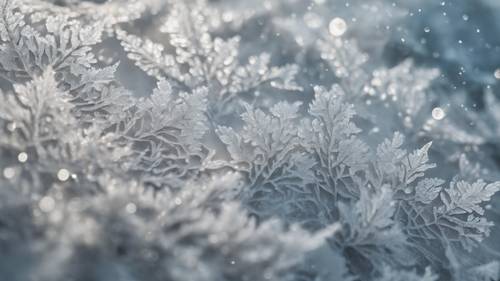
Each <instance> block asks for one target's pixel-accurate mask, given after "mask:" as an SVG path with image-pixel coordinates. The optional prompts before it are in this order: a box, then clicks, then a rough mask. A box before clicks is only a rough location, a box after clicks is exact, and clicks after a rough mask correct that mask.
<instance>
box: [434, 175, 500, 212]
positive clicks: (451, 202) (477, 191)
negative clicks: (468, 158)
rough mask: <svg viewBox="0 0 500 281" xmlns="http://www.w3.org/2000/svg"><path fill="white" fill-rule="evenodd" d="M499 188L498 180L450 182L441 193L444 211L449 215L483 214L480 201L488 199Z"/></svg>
mask: <svg viewBox="0 0 500 281" xmlns="http://www.w3.org/2000/svg"><path fill="white" fill-rule="evenodd" d="M499 190H500V182H495V183H490V184H487V183H485V182H484V181H482V180H479V181H477V182H475V183H472V184H471V183H468V182H465V181H458V182H451V183H450V187H449V188H447V189H445V190H444V192H442V193H441V200H442V201H443V203H444V205H445V207H446V208H445V210H444V211H445V212H446V213H447V214H450V215H458V214H465V213H473V212H475V213H477V214H478V215H483V214H484V209H483V208H482V207H481V206H480V204H481V203H483V202H487V201H489V200H490V198H491V196H493V194H495V193H496V192H498V191H499Z"/></svg>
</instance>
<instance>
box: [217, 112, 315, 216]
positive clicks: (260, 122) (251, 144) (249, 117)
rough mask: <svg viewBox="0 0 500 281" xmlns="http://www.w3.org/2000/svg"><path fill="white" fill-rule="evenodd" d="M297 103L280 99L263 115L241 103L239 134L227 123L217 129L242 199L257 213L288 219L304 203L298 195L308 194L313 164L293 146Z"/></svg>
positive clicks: (296, 130)
mask: <svg viewBox="0 0 500 281" xmlns="http://www.w3.org/2000/svg"><path fill="white" fill-rule="evenodd" d="M299 106H300V103H295V104H288V103H285V102H281V103H278V104H276V105H274V106H273V107H272V108H271V109H270V112H269V113H266V112H264V111H262V110H260V109H252V108H251V107H250V105H248V104H247V105H246V109H247V111H246V112H245V113H243V114H242V118H243V121H244V122H245V125H244V127H243V129H242V130H241V131H240V132H239V133H237V132H235V131H234V129H232V128H229V127H223V126H220V127H219V128H218V129H217V132H218V135H219V137H220V139H221V140H222V141H223V142H224V143H225V144H226V145H227V149H228V151H229V153H230V156H231V162H230V163H231V164H232V165H233V167H234V168H235V169H236V170H238V171H240V172H242V173H243V174H244V175H245V179H246V184H247V188H245V189H244V190H243V195H242V196H243V200H244V202H245V203H246V204H247V205H248V207H249V208H250V209H251V210H252V212H254V213H256V214H258V215H259V216H262V217H268V216H269V215H273V214H280V215H282V216H283V217H284V218H285V219H292V218H293V216H292V215H291V214H292V213H293V212H294V211H296V210H297V208H299V209H303V208H304V207H305V206H301V205H302V204H307V201H304V202H301V200H300V197H301V195H303V194H306V193H308V192H309V191H308V189H307V185H308V184H309V183H311V182H312V181H313V176H312V172H311V170H310V168H311V167H312V164H313V163H312V161H311V159H310V158H309V157H308V156H307V155H306V153H305V151H304V150H303V149H301V147H300V146H299V136H298V129H297V126H296V124H297V123H296V122H297V118H298V110H299Z"/></svg>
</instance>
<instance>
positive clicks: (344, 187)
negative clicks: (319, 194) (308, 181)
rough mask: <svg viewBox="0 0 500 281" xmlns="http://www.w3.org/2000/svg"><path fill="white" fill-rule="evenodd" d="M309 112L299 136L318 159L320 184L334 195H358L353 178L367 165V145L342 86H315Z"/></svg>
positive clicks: (316, 170) (316, 168) (317, 172)
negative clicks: (359, 135) (359, 136)
mask: <svg viewBox="0 0 500 281" xmlns="http://www.w3.org/2000/svg"><path fill="white" fill-rule="evenodd" d="M309 114H310V115H311V116H312V120H304V121H303V122H302V124H301V126H300V136H301V139H302V140H301V141H302V144H303V145H304V146H305V148H306V149H307V150H308V152H309V153H311V154H312V156H313V157H314V159H315V160H316V162H317V163H316V165H315V168H314V170H315V173H316V177H317V183H318V185H319V187H320V188H321V189H322V190H324V191H326V192H328V193H330V194H332V195H335V194H340V195H342V196H346V197H352V196H357V195H356V194H358V192H359V191H357V190H356V187H355V185H354V184H352V178H353V177H354V174H355V173H356V172H357V171H359V170H362V169H363V168H364V167H365V166H366V164H367V156H368V147H367V145H366V144H364V143H363V142H362V141H361V140H360V139H359V138H358V137H357V134H358V133H359V132H360V131H361V130H360V129H359V128H358V127H357V126H356V125H355V124H354V122H352V118H353V116H354V114H355V112H354V109H353V106H352V105H350V104H348V103H346V102H345V97H344V92H343V91H342V89H341V88H340V87H339V86H333V87H332V89H331V90H327V89H325V88H322V87H316V88H315V99H314V101H313V102H312V103H311V104H310V106H309Z"/></svg>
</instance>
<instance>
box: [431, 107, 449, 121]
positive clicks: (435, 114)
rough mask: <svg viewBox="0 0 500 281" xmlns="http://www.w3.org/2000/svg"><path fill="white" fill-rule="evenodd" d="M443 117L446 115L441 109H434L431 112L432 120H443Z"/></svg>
mask: <svg viewBox="0 0 500 281" xmlns="http://www.w3.org/2000/svg"><path fill="white" fill-rule="evenodd" d="M445 116H446V114H445V113H444V110H443V109H442V108H441V107H435V108H434V109H433V110H432V118H434V120H443V119H444V117H445Z"/></svg>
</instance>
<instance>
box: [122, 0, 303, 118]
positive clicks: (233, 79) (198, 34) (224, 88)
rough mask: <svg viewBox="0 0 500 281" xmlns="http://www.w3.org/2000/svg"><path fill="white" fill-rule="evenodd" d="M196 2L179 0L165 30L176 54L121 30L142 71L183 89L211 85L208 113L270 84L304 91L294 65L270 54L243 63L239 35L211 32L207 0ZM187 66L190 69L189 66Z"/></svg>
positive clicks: (219, 111)
mask: <svg viewBox="0 0 500 281" xmlns="http://www.w3.org/2000/svg"><path fill="white" fill-rule="evenodd" d="M195 2H196V5H195V4H192V3H191V4H189V3H183V2H176V3H175V4H173V7H172V10H171V11H170V14H169V16H168V17H167V20H166V22H165V24H164V25H163V26H162V28H161V31H162V32H164V33H166V34H168V36H169V43H170V45H171V46H172V47H173V48H174V49H175V54H169V53H166V52H165V51H164V47H163V46H162V45H160V44H157V43H153V42H152V41H150V40H148V39H146V40H142V39H140V38H139V37H137V36H134V35H129V34H127V33H126V32H125V31H119V32H118V33H117V34H118V38H119V39H120V40H121V41H122V45H123V46H124V48H125V50H126V51H127V52H128V53H129V58H130V59H131V60H133V61H135V62H136V64H137V66H139V67H140V68H141V69H142V70H144V71H146V72H147V73H148V74H150V75H152V76H154V77H156V78H160V77H163V78H166V79H168V80H171V81H172V82H174V83H175V85H176V86H178V87H180V89H182V90H188V89H196V88H197V87H200V86H204V87H208V89H209V92H210V95H211V98H210V109H211V110H210V112H211V113H212V114H215V115H226V114H228V113H230V109H231V108H232V106H234V105H235V104H234V103H235V100H236V97H237V96H239V95H242V94H245V93H248V92H253V91H255V90H256V89H257V88H259V87H261V86H264V85H270V86H271V87H274V88H278V89H285V90H300V89H301V88H300V87H299V86H298V85H297V84H296V83H295V81H294V77H295V75H296V74H297V72H298V69H297V67H296V66H295V65H287V66H283V67H271V66H270V56H269V55H268V54H265V53H264V54H261V55H258V56H252V57H250V58H249V59H248V63H246V64H244V65H240V63H239V59H238V52H239V41H240V38H239V37H238V36H235V37H232V38H229V39H227V40H226V39H222V38H219V37H214V36H213V35H212V34H211V33H210V30H209V27H210V23H209V22H208V19H209V18H210V16H211V14H210V13H211V10H210V9H207V8H206V7H207V6H206V5H207V4H206V3H205V1H195ZM186 67H187V68H186Z"/></svg>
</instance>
